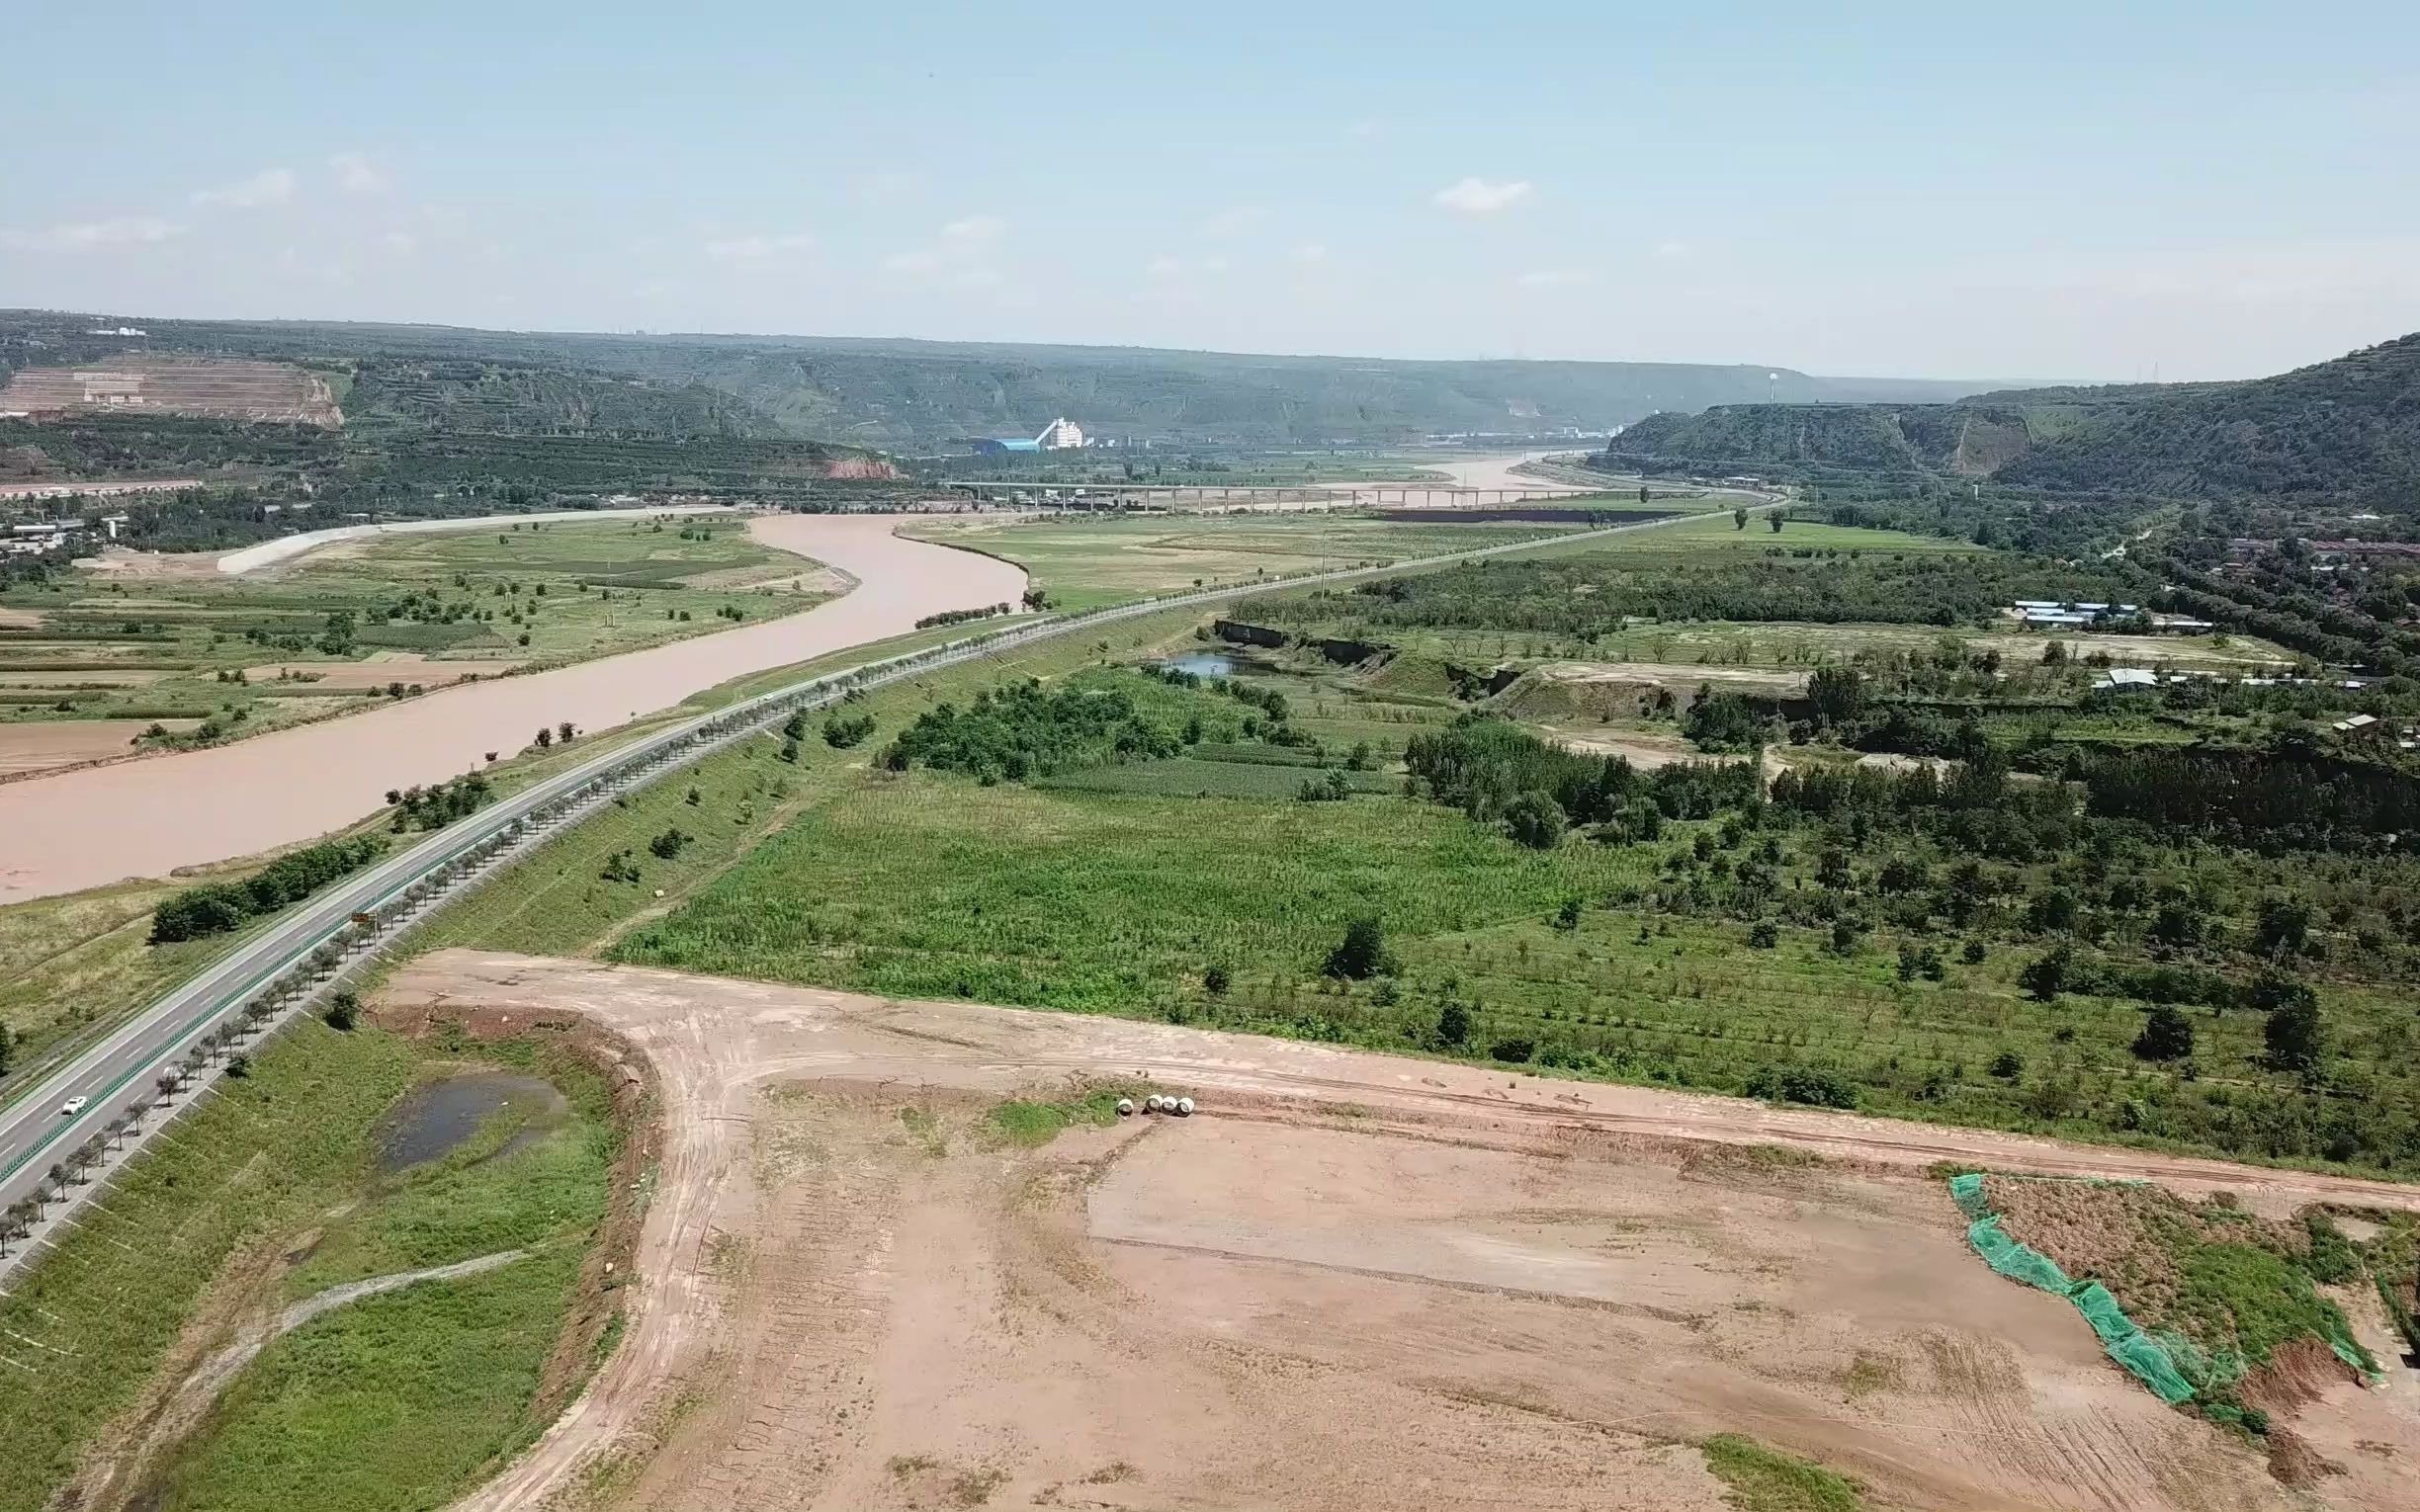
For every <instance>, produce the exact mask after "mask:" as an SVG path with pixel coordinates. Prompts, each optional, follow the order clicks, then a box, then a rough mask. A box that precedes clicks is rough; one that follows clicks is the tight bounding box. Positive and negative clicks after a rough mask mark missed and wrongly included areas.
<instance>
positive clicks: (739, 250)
mask: <svg viewBox="0 0 2420 1512" xmlns="http://www.w3.org/2000/svg"><path fill="white" fill-rule="evenodd" d="M814 245H815V237H814V236H813V235H811V234H810V233H808V232H806V231H781V232H777V233H773V234H763V233H759V234H755V235H749V236H723V237H717V238H716V239H714V240H712V241H709V242H707V243H706V255H707V256H708V257H711V258H713V259H714V260H715V261H716V262H718V263H769V262H773V261H775V260H776V259H779V258H782V257H785V256H787V255H789V254H790V253H793V252H804V251H806V250H807V249H808V248H809V247H812V246H814Z"/></svg>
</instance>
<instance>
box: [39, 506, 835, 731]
mask: <svg viewBox="0 0 2420 1512" xmlns="http://www.w3.org/2000/svg"><path fill="white" fill-rule="evenodd" d="M831 591H832V585H830V584H829V583H828V582H827V581H826V580H825V579H824V578H822V577H821V576H820V575H819V574H818V570H817V568H816V564H815V563H813V562H811V561H808V560H806V559H804V558H802V557H798V556H794V555H792V554H790V553H788V552H784V551H777V550H773V549H771V548H768V547H765V546H758V545H756V544H755V543H754V542H753V541H751V540H750V539H749V538H748V536H747V534H746V531H745V529H744V527H743V525H742V524H741V523H740V522H739V521H738V520H736V519H735V518H730V517H702V518H697V519H690V518H688V517H682V518H678V519H674V520H670V521H646V520H610V521H608V520H598V521H570V522H563V521H530V522H527V523H526V524H516V525H512V526H505V527H496V528H492V529H486V530H479V531H466V532H443V533H432V534H414V535H393V536H382V537H374V538H371V539H369V540H366V541H355V542H343V543H339V544H337V545H335V546H328V547H324V548H322V549H321V550H319V551H316V552H313V553H312V554H310V555H309V556H306V557H304V558H302V560H300V561H298V562H296V563H294V564H292V565H290V566H286V567H271V568H267V569H263V570H262V571H260V572H259V573H256V574H254V575H251V576H247V577H243V578H221V577H219V576H217V575H216V573H213V572H210V571H208V569H207V568H204V569H203V570H201V571H197V572H193V573H189V574H187V575H185V576H181V577H149V576H136V575H132V574H128V573H117V572H112V571H110V570H108V569H101V570H94V571H88V572H81V573H77V574H75V575H73V576H72V577H69V578H66V579H63V580H56V581H53V582H50V583H47V584H20V585H18V586H15V587H12V588H9V589H8V590H6V591H5V593H0V754H4V753H5V752H6V751H7V750H8V749H9V748H10V746H11V743H12V741H14V742H15V743H21V744H23V743H32V742H51V743H55V742H58V741H61V740H72V738H73V736H74V734H75V733H76V729H77V727H78V726H79V725H91V726H92V727H93V728H95V729H98V728H100V727H101V725H100V722H99V721H132V722H131V724H130V725H128V724H123V723H122V724H116V725H112V726H110V729H111V731H112V736H111V738H108V739H105V740H103V741H102V742H101V744H100V745H98V746H95V747H94V748H93V749H91V750H89V751H86V750H83V749H82V748H80V747H79V748H78V749H77V750H76V751H75V752H74V753H73V756H74V757H75V758H81V759H89V758H90V757H91V756H94V755H100V754H105V753H106V751H107V750H111V749H123V748H124V747H125V746H126V745H127V744H128V739H129V737H128V736H127V735H126V734H124V733H123V731H124V730H125V729H126V728H128V727H131V728H133V729H134V730H135V731H136V732H137V733H136V736H135V738H136V740H137V743H139V741H140V731H141V730H142V728H143V727H144V725H145V724H146V723H147V722H149V721H154V720H157V721H162V722H163V723H165V724H166V725H167V727H168V728H169V730H170V732H171V733H170V734H169V736H167V737H166V738H165V741H164V742H161V743H171V744H213V743H217V742H220V741H224V740H230V739H237V738H241V737H242V736H245V735H249V734H257V733H262V732H265V731H267V730H271V729H276V728H279V727H282V726H285V725H289V724H294V723H298V722H302V721H304V720H309V719H316V718H324V717H327V716H328V715H331V714H342V713H346V712H349V711H351V710H355V709H360V708H363V707H366V706H367V705H368V704H369V703H371V702H373V701H376V700H378V699H383V698H393V697H408V696H410V695H411V694H412V693H413V692H414V691H417V690H424V689H432V688H436V687H441V686H444V685H445V684H447V683H451V682H454V681H457V680H459V679H461V678H463V677H466V676H493V675H496V674H498V673H501V672H505V671H508V670H512V669H516V668H532V667H546V666H557V665H562V664H565V663H569V662H575V661H583V660H587V659H590V658H592V657H597V656H606V655H611V654H614V653H616V652H620V651H628V650H636V649H639V648H641V647H645V646H648V645H654V644H658V643H661V642H663V641H666V640H673V639H679V638H682V637H684V636H688V635H696V634H704V633H709V632H711V631H713V630H721V629H728V628H729V627H730V626H731V625H732V624H733V623H735V621H752V620H761V619H767V618H771V617H773V616H776V615H783V614H792V613H796V612H797V611H799V610H802V609H806V608H810V607H812V606H813V605H815V604H817V603H819V602H821V600H822V599H824V598H826V597H828V596H829V594H830V593H831ZM11 724H17V725H29V726H39V728H38V729H37V728H28V729H22V730H19V731H18V732H17V733H16V734H15V735H14V736H12V734H11V733H10V730H9V728H8V727H7V726H9V725H11ZM158 738H159V737H154V739H155V741H157V740H158ZM43 748H44V749H47V748H48V746H47V745H45V746H44V747H43ZM29 760H31V758H29ZM17 764H18V765H26V764H28V761H19V762H18V763H17ZM36 764H39V763H36Z"/></svg>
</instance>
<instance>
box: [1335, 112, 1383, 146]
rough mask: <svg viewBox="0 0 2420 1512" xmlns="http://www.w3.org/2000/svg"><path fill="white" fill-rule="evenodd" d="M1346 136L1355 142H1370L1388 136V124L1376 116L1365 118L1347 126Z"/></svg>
mask: <svg viewBox="0 0 2420 1512" xmlns="http://www.w3.org/2000/svg"><path fill="white" fill-rule="evenodd" d="M1344 134H1345V135H1347V136H1349V137H1351V138H1353V140H1355V141H1369V140H1372V139H1374V138H1376V137H1380V136H1384V135H1385V134H1386V123H1385V122H1383V121H1380V120H1379V119H1378V118H1377V117H1375V116H1364V117H1362V118H1361V119H1360V120H1358V121H1355V122H1352V123H1350V124H1349V125H1347V126H1345V127H1344Z"/></svg>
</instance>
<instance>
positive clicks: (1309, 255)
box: [1286, 241, 1328, 268]
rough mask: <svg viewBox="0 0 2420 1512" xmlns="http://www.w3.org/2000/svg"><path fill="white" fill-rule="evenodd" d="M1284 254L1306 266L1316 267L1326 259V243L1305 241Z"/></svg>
mask: <svg viewBox="0 0 2420 1512" xmlns="http://www.w3.org/2000/svg"><path fill="white" fill-rule="evenodd" d="M1286 256H1288V257H1290V258H1292V259H1293V260H1294V261H1295V262H1297V263H1300V264H1302V265H1303V266H1304V267H1306V268H1316V267H1318V266H1319V265H1320V264H1322V263H1324V262H1326V261H1328V243H1326V242H1324V241H1306V242H1304V243H1303V244H1302V245H1301V246H1299V247H1296V248H1295V249H1294V250H1293V251H1291V252H1288V253H1287V254H1286Z"/></svg>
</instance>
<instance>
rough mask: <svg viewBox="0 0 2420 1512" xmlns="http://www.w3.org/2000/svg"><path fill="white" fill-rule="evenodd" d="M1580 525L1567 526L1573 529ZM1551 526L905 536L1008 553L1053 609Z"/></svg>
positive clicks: (1141, 521)
mask: <svg viewBox="0 0 2420 1512" xmlns="http://www.w3.org/2000/svg"><path fill="white" fill-rule="evenodd" d="M1577 524H1578V522H1575V523H1574V526H1573V527H1572V528H1577ZM1562 529H1563V528H1561V527H1557V526H1554V525H1531V524H1491V525H1479V524H1460V525H1457V524H1444V523H1440V524H1435V525H1428V524H1397V523H1393V522H1389V521H1385V520H1379V519H1374V518H1372V517H1369V516H1366V515H1360V514H1350V513H1343V512H1337V513H1313V512H1304V513H1290V514H1280V513H1266V514H1253V515H1218V516H1190V515H1148V516H1139V517H1127V518H1117V517H1104V518H1099V519H1092V518H1080V519H1065V518H1051V519H1041V520H1031V521H1019V520H1011V519H1001V518H996V517H982V516H976V517H965V518H954V519H953V518H944V519H942V520H939V521H936V522H934V523H933V524H930V525H923V526H917V527H913V528H911V529H909V530H908V531H907V532H906V534H908V535H911V536H915V537H917V538H919V539H922V540H926V541H937V542H942V543H944V544H946V545H950V546H973V547H975V548H977V549H979V550H984V551H989V552H991V553H992V554H994V555H995V556H1002V557H1006V558H1007V559H1008V560H1010V561H1013V562H1015V563H1017V564H1018V565H1019V566H1021V567H1023V568H1025V570H1026V571H1027V572H1028V573H1030V574H1032V576H1033V580H1034V582H1035V584H1036V585H1037V586H1038V587H1040V588H1042V589H1043V590H1044V591H1045V592H1047V593H1048V594H1049V595H1050V599H1051V606H1052V607H1053V608H1056V609H1091V608H1096V607H1098V606H1100V605H1103V604H1114V603H1120V602H1123V601H1125V600H1128V599H1135V598H1140V597H1143V596H1144V595H1146V594H1153V593H1167V592H1171V591H1174V590H1178V589H1185V588H1191V587H1194V586H1196V585H1197V584H1198V585H1202V586H1210V585H1219V584H1232V583H1240V582H1249V581H1251V580H1253V579H1254V578H1259V577H1269V578H1275V577H1281V576H1285V575H1288V574H1292V573H1300V572H1316V571H1319V570H1320V569H1322V568H1323V567H1344V566H1357V565H1374V564H1380V563H1385V562H1392V561H1401V560H1404V559H1405V558H1407V557H1416V556H1436V555H1442V554H1444V553H1447V552H1451V551H1463V550H1469V549H1472V548H1473V547H1477V546H1501V545H1505V544H1507V543H1511V542H1518V541H1536V540H1541V539H1544V538H1548V537H1552V536H1554V535H1557V534H1559V533H1561V530H1562Z"/></svg>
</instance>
